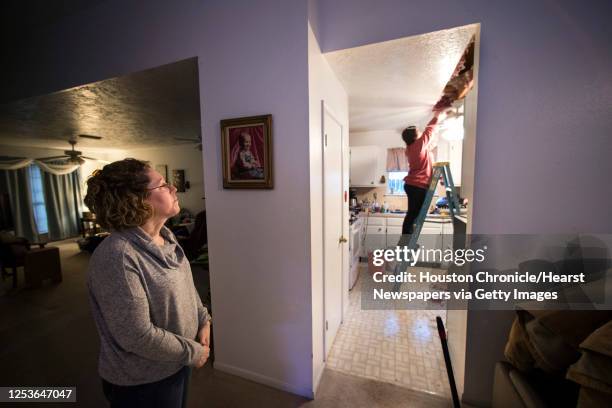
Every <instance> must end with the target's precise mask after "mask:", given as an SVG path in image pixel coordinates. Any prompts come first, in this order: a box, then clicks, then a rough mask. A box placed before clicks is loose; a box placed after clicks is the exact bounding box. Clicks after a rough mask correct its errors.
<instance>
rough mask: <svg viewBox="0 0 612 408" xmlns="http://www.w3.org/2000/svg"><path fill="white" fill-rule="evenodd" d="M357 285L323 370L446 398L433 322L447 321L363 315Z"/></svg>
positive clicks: (412, 313) (395, 313)
mask: <svg viewBox="0 0 612 408" xmlns="http://www.w3.org/2000/svg"><path fill="white" fill-rule="evenodd" d="M365 273H368V272H367V266H366V265H363V266H362V268H361V275H362V276H363V274H365ZM360 280H361V279H359V281H357V284H356V285H355V287H354V288H353V290H351V292H350V294H349V306H348V311H347V315H346V318H345V320H344V323H343V324H342V325H341V326H340V329H339V331H338V334H337V336H336V339H335V341H334V344H333V346H332V349H331V351H330V355H329V358H328V361H327V368H329V369H332V370H336V371H340V372H343V373H347V374H352V375H357V376H361V377H365V378H370V379H374V380H378V381H384V382H389V383H392V384H396V385H400V386H403V387H407V388H410V389H413V390H417V391H422V392H426V393H430V394H434V395H438V396H442V397H445V398H450V389H449V385H448V377H447V375H446V367H445V365H444V357H443V355H442V347H441V345H440V339H439V337H438V331H437V328H436V321H435V318H436V316H441V317H442V319H443V320H444V321H446V311H440V310H362V309H361V285H360Z"/></svg>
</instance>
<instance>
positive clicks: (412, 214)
mask: <svg viewBox="0 0 612 408" xmlns="http://www.w3.org/2000/svg"><path fill="white" fill-rule="evenodd" d="M439 105H440V104H439V103H438V104H436V106H435V107H434V110H433V112H434V114H433V118H432V119H431V120H430V121H429V123H428V124H427V126H426V127H425V130H424V131H423V132H422V133H419V131H418V130H417V128H416V126H408V127H407V128H406V129H404V130H403V131H402V139H403V140H404V142H405V143H406V158H407V159H408V167H409V170H408V175H407V176H406V177H405V178H404V191H405V192H406V195H407V196H408V212H407V213H406V217H405V218H404V223H403V225H402V237H401V238H400V241H399V243H398V246H404V245H407V244H408V241H409V240H410V235H411V234H412V232H413V224H414V220H415V219H416V218H417V217H418V215H419V211H420V210H421V207H422V206H423V201H424V200H425V195H426V194H427V188H428V187H429V183H430V180H431V174H432V159H431V156H430V152H429V145H430V141H431V136H432V134H433V131H434V130H435V128H436V125H437V124H438V122H440V121H442V120H443V118H444V117H443V115H444V113H443V111H444V110H445V109H447V108H448V106H439Z"/></svg>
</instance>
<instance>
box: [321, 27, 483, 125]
mask: <svg viewBox="0 0 612 408" xmlns="http://www.w3.org/2000/svg"><path fill="white" fill-rule="evenodd" d="M475 33H476V26H475V25H469V26H464V27H458V28H453V29H449V30H443V31H437V32H434V33H428V34H423V35H419V36H414V37H407V38H401V39H398V40H392V41H386V42H382V43H377V44H371V45H364V46H361V47H355V48H349V49H345V50H339V51H334V52H330V53H326V54H325V58H326V59H327V60H328V62H329V64H330V66H331V67H332V69H333V71H334V72H335V73H336V75H337V77H338V79H339V80H340V82H341V83H342V84H343V86H344V88H345V89H346V91H347V93H348V95H349V125H350V130H351V132H361V131H375V130H391V129H393V130H400V129H403V128H405V127H406V126H408V125H417V126H423V125H425V124H426V123H427V121H428V120H429V118H430V117H431V108H432V107H433V105H434V104H435V103H436V101H437V100H438V99H439V98H440V96H441V95H442V90H443V89H444V86H445V85H446V83H447V82H448V80H449V79H450V78H451V75H452V73H453V70H454V69H455V66H456V65H457V63H458V62H459V59H460V58H461V55H462V54H463V51H464V50H465V48H466V46H467V45H468V43H469V41H470V39H471V37H472V36H473V35H474V34H475Z"/></svg>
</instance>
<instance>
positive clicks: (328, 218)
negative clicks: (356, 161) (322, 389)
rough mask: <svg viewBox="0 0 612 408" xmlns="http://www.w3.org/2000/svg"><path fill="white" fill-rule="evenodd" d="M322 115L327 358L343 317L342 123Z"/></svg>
mask: <svg viewBox="0 0 612 408" xmlns="http://www.w3.org/2000/svg"><path fill="white" fill-rule="evenodd" d="M324 112H325V113H324V116H323V262H324V263H323V268H324V269H323V273H324V280H323V285H324V310H325V313H324V316H325V322H324V324H325V326H324V330H325V339H324V341H325V358H327V355H328V354H329V351H330V349H331V346H332V344H333V342H334V338H335V337H336V333H337V332H338V328H339V327H340V323H341V321H342V297H343V296H342V295H343V292H342V281H343V279H342V246H343V245H344V243H343V242H341V238H343V237H342V231H343V228H342V227H343V225H342V223H343V218H344V217H343V216H342V199H343V197H342V190H343V189H342V180H343V177H342V127H341V125H340V123H338V121H337V120H336V119H335V118H334V117H333V116H332V115H330V114H329V113H328V112H327V110H324Z"/></svg>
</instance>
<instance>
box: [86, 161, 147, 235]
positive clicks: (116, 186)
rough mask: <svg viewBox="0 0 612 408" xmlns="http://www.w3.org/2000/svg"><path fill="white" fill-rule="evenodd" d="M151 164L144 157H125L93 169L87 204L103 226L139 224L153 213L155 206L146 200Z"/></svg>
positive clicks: (88, 182) (124, 226)
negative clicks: (142, 158) (99, 168)
mask: <svg viewBox="0 0 612 408" xmlns="http://www.w3.org/2000/svg"><path fill="white" fill-rule="evenodd" d="M150 168H151V166H149V164H148V163H147V162H145V161H141V160H136V159H124V160H119V161H116V162H113V163H110V164H107V165H106V166H104V167H103V168H102V170H96V171H94V172H93V173H92V175H91V176H90V177H89V178H88V179H87V195H86V196H85V204H86V205H87V207H89V209H90V210H91V211H92V212H93V213H95V214H96V219H97V221H98V223H99V224H100V225H101V226H102V227H104V228H112V229H115V230H121V229H126V228H131V227H137V226H140V225H142V224H144V223H145V221H146V220H147V219H148V218H150V217H151V216H152V215H153V208H152V207H151V206H150V205H149V204H148V203H147V202H145V199H146V198H147V196H148V195H149V190H147V187H148V185H149V176H148V175H147V171H148V170H149V169H150Z"/></svg>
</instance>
